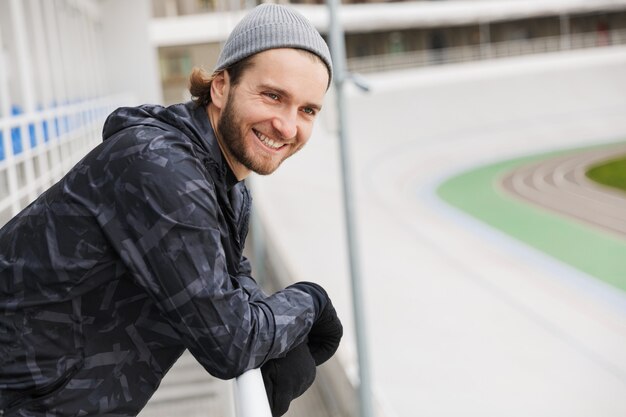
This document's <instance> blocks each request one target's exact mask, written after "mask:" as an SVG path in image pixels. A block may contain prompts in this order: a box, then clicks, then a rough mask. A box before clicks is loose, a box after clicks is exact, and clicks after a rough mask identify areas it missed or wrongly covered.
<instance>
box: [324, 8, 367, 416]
mask: <svg viewBox="0 0 626 417" xmlns="http://www.w3.org/2000/svg"><path fill="white" fill-rule="evenodd" d="M327 4H328V10H329V13H330V31H329V32H330V46H331V48H330V49H331V54H332V59H333V67H334V71H333V72H334V83H335V95H336V98H337V129H338V136H339V146H340V157H341V173H342V175H341V177H342V185H343V205H344V215H345V222H346V237H347V244H348V259H349V265H350V277H351V281H352V306H353V310H354V327H355V333H356V348H357V355H358V364H359V388H358V397H359V410H360V415H361V417H371V416H372V415H373V414H372V406H371V399H372V395H371V388H370V373H369V371H370V369H369V362H368V352H367V337H366V333H365V323H364V319H365V315H364V313H363V293H362V287H361V273H360V262H359V257H358V250H357V242H358V240H357V231H356V219H355V211H354V207H353V197H352V188H351V184H352V179H351V169H350V159H349V149H348V142H347V139H348V133H347V129H346V123H345V109H344V82H345V80H346V79H347V78H348V73H347V71H346V69H345V66H346V57H345V43H344V34H343V29H342V27H341V24H340V22H339V16H338V7H339V6H338V5H339V0H327Z"/></svg>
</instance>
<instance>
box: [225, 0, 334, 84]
mask: <svg viewBox="0 0 626 417" xmlns="http://www.w3.org/2000/svg"><path fill="white" fill-rule="evenodd" d="M275 48H297V49H304V50H307V51H309V52H312V53H314V54H315V55H317V56H319V57H320V58H321V59H322V61H323V62H324V64H326V67H327V68H328V76H329V83H330V80H331V79H332V77H333V64H332V61H331V59H330V51H329V50H328V45H326V42H324V39H322V36H321V35H320V34H319V32H318V31H317V30H316V29H315V27H313V25H312V24H311V22H309V21H308V20H307V19H306V18H305V17H304V16H302V15H301V14H300V13H298V12H297V11H295V10H293V9H291V8H288V7H285V6H281V5H278V4H269V3H266V4H261V5H259V6H257V7H255V8H254V9H252V10H251V11H250V13H248V14H247V15H246V16H245V17H244V18H243V19H242V20H241V21H240V22H239V23H238V24H237V26H235V28H234V29H233V31H232V32H231V34H230V36H228V39H227V40H226V43H225V44H224V49H222V52H221V53H220V57H219V58H218V60H217V65H216V67H215V71H221V70H224V69H226V68H228V67H229V66H231V65H233V64H234V63H236V62H238V61H241V60H242V59H244V58H247V57H249V56H251V55H254V54H256V53H259V52H262V51H265V50H268V49H275Z"/></svg>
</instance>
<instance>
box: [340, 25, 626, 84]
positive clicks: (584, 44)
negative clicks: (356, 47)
mask: <svg viewBox="0 0 626 417" xmlns="http://www.w3.org/2000/svg"><path fill="white" fill-rule="evenodd" d="M623 44H626V30H624V29H618V30H612V31H610V32H608V33H607V37H606V38H603V37H602V36H600V35H599V34H598V32H586V33H572V34H569V35H557V36H546V37H538V38H530V39H521V40H509V41H501V42H491V43H485V44H476V45H464V46H453V47H447V48H442V49H424V50H418V51H407V52H397V53H389V54H382V55H370V56H363V57H352V58H348V67H349V69H350V71H355V72H361V73H367V72H376V71H381V70H393V69H403V68H415V67H424V66H430V65H437V64H453V63H459V62H467V61H479V60H484V59H493V58H505V57H511V56H520V55H529V54H539V53H546V52H558V51H564V50H575V49H585V48H592V47H597V46H608V45H623Z"/></svg>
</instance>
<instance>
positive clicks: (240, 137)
mask: <svg viewBox="0 0 626 417" xmlns="http://www.w3.org/2000/svg"><path fill="white" fill-rule="evenodd" d="M242 126H243V123H242V121H241V115H240V114H239V112H238V111H237V108H236V105H235V100H234V95H232V96H231V97H229V98H228V101H227V102H226V105H225V106H224V110H223V111H222V115H221V117H220V120H219V121H218V123H217V131H218V134H219V136H220V137H221V138H222V146H224V147H225V148H226V151H227V152H228V153H229V154H230V155H231V157H232V158H234V159H235V160H236V161H237V162H239V163H240V164H241V165H243V166H245V167H246V168H247V169H249V170H250V171H252V172H256V173H257V174H259V175H269V174H271V173H272V172H274V171H275V170H276V169H277V168H278V167H279V166H280V164H281V163H282V162H283V161H284V160H285V159H287V157H289V156H291V154H289V155H287V156H286V157H284V158H282V159H280V160H276V159H274V158H272V157H271V156H270V155H269V154H262V153H260V152H256V153H255V152H254V151H253V150H251V149H250V147H249V146H246V145H247V144H246V132H245V131H244V128H243V127H242ZM253 134H254V133H253Z"/></svg>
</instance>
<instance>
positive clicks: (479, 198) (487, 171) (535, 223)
mask: <svg viewBox="0 0 626 417" xmlns="http://www.w3.org/2000/svg"><path fill="white" fill-rule="evenodd" d="M580 151H581V150H580V149H579V150H575V151H567V152H559V153H550V154H543V155H536V156H531V157H525V158H519V159H513V160H509V161H504V162H501V163H497V164H493V165H488V166H483V167H479V168H475V169H472V170H470V171H467V172H464V173H462V174H460V175H457V176H454V177H452V178H450V179H448V180H446V181H445V182H444V183H442V184H441V185H440V186H439V187H438V189H437V194H438V195H439V197H440V198H442V199H443V200H444V201H446V202H447V203H449V204H451V205H452V206H455V207H457V208H459V209H461V210H463V211H465V212H467V213H468V214H470V215H472V216H473V217H475V218H477V219H479V220H481V221H482V222H484V223H486V224H488V225H490V226H492V227H495V228H497V229H499V230H501V231H503V232H505V233H507V234H509V235H511V236H512V237H514V238H516V239H519V240H520V241H522V242H524V243H526V244H528V245H530V246H533V247H535V248H537V249H539V250H541V251H543V252H545V253H547V254H549V255H551V256H553V257H555V258H557V259H559V260H561V261H562V262H565V263H567V264H569V265H571V266H573V267H575V268H577V269H579V270H581V271H584V272H586V273H588V274H589V275H591V276H594V277H596V278H598V279H600V280H602V281H605V282H607V283H609V284H611V285H613V286H615V287H617V288H620V289H622V290H624V291H626V240H625V239H621V238H619V237H618V236H614V235H611V234H609V233H605V232H603V231H601V230H599V229H595V228H593V227H592V226H588V225H585V224H583V223H581V222H577V221H576V220H573V219H570V218H568V217H565V216H561V215H559V214H557V213H554V212H551V211H548V210H546V209H543V208H540V207H537V206H534V205H531V204H530V203H525V202H522V201H521V200H517V199H515V198H514V197H512V196H509V195H507V194H505V193H504V192H503V191H502V190H501V189H500V187H499V185H498V183H499V181H500V178H501V177H502V176H503V175H504V174H505V173H506V172H508V171H510V170H512V169H514V168H516V167H518V166H521V165H524V164H529V163H532V162H535V161H540V160H542V159H549V158H550V157H553V156H556V155H564V154H566V153H569V152H580Z"/></svg>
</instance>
